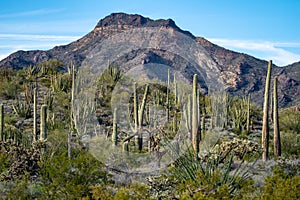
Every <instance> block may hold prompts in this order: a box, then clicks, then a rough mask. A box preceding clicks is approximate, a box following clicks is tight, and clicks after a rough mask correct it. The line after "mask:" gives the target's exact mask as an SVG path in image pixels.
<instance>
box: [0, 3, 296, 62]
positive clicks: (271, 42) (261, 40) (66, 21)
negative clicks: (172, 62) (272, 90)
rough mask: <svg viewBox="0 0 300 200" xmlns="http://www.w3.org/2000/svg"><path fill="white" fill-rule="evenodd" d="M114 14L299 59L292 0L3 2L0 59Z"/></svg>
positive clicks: (70, 36)
mask: <svg viewBox="0 0 300 200" xmlns="http://www.w3.org/2000/svg"><path fill="white" fill-rule="evenodd" d="M113 12H126V13H132V14H141V15H143V16H146V17H150V18H153V19H160V18H163V19H167V18H172V19H173V20H174V21H175V22H176V24H177V25H178V26H179V27H180V28H182V29H184V30H188V31H190V32H191V33H192V34H194V35H196V36H202V37H204V38H206V39H208V40H210V41H211V42H213V43H215V44H218V45H220V46H223V47H225V48H227V49H231V50H235V51H238V52H242V53H247V54H250V55H253V56H255V57H258V58H261V59H265V60H270V59H272V60H273V62H274V63H275V64H277V65H279V66H284V65H287V64H291V63H293V62H297V61H300V20H299V19H300V1H296V0H285V1H282V0H272V1H271V0H260V1H259V0H244V1H241V0H214V1H208V0H206V1H204V0H198V1H197V0H191V1H183V0H181V1H180V0H159V1H158V0H157V1H156V0H85V1H82V0H81V1H79V0H60V1H58V0H51V1H41V0H39V1H37V0H24V1H20V0H2V1H1V7H0V59H3V58H5V57H6V56H7V55H9V54H10V53H12V52H15V51H17V50H20V49H22V50H32V49H43V50H46V49H50V48H52V47H54V46H56V45H61V44H67V43H69V42H71V41H74V40H76V39H78V38H80V37H82V36H84V35H85V34H87V33H88V32H89V31H91V30H92V29H93V28H94V26H95V25H96V24H97V22H98V21H99V20H100V19H102V18H104V17H105V16H107V15H109V14H110V13H113Z"/></svg>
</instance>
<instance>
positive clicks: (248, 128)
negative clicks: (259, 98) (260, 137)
mask: <svg viewBox="0 0 300 200" xmlns="http://www.w3.org/2000/svg"><path fill="white" fill-rule="evenodd" d="M247 131H248V132H249V131H250V94H249V95H248V101H247Z"/></svg>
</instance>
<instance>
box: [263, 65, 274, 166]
mask: <svg viewBox="0 0 300 200" xmlns="http://www.w3.org/2000/svg"><path fill="white" fill-rule="evenodd" d="M271 71H272V60H270V61H269V64H268V73H267V77H266V87H265V96H264V108H263V127H262V149H263V154H262V160H263V161H266V160H268V154H269V93H270V82H271Z"/></svg>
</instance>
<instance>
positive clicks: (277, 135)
mask: <svg viewBox="0 0 300 200" xmlns="http://www.w3.org/2000/svg"><path fill="white" fill-rule="evenodd" d="M273 98H274V99H273V108H274V112H273V123H274V156H281V144H280V131H279V120H278V97H277V77H275V78H274V92H273Z"/></svg>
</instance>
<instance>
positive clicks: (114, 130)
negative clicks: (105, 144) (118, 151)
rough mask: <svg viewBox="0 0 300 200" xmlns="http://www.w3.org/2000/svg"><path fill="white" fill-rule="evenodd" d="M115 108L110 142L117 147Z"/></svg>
mask: <svg viewBox="0 0 300 200" xmlns="http://www.w3.org/2000/svg"><path fill="white" fill-rule="evenodd" d="M117 111H118V110H117V108H115V109H114V116H113V132H112V137H111V140H112V142H113V144H114V145H115V146H117V145H118V130H117V129H118V124H117Z"/></svg>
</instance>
